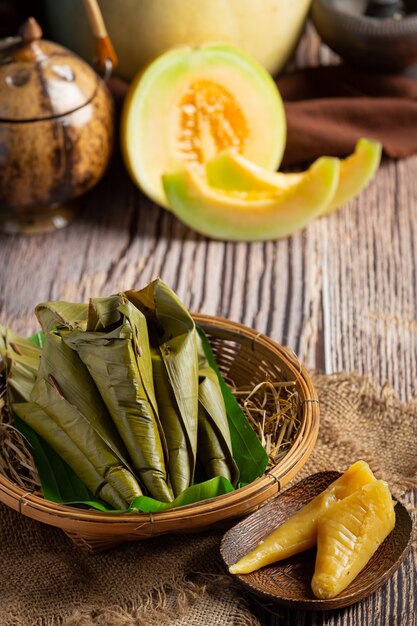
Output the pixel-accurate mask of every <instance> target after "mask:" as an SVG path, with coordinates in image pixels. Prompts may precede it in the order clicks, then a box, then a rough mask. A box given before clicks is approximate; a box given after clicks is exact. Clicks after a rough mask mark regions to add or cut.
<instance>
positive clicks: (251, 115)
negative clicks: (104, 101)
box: [121, 44, 286, 207]
mask: <svg viewBox="0 0 417 626" xmlns="http://www.w3.org/2000/svg"><path fill="white" fill-rule="evenodd" d="M285 140H286V123H285V113H284V108H283V104H282V100H281V97H280V95H279V92H278V90H277V87H276V85H275V83H274V81H273V80H272V78H271V76H270V75H269V74H268V72H267V71H266V70H265V69H264V68H263V67H262V66H261V65H259V64H258V63H257V62H256V61H254V60H253V59H251V58H250V57H248V56H247V55H246V54H244V53H242V52H241V51H239V50H237V49H236V48H234V47H232V46H230V45H227V44H207V45H203V46H201V47H199V48H179V49H175V50H171V51H169V52H167V53H165V54H163V55H161V56H160V57H158V58H157V59H156V60H155V61H153V62H152V63H151V64H150V65H149V66H148V67H147V69H145V71H144V72H143V73H141V74H140V75H139V76H138V77H137V78H136V80H134V81H133V83H132V85H131V87H130V89H129V92H128V95H127V97H126V100H125V103H124V107H123V112H122V126H121V141H122V152H123V155H124V160H125V163H126V165H127V167H128V169H129V171H130V174H131V176H132V178H133V180H134V181H135V182H136V183H137V184H138V185H139V186H140V187H141V188H142V190H143V191H144V192H145V193H146V194H147V195H148V196H149V197H150V198H152V199H153V200H154V201H155V202H157V203H159V204H161V205H162V206H165V207H167V202H166V198H165V196H164V192H163V189H162V184H161V174H162V173H163V172H166V171H169V170H172V169H175V168H178V167H180V166H181V165H187V166H189V167H191V168H193V169H195V170H196V171H200V172H202V173H204V171H205V163H206V162H207V161H208V160H209V159H211V158H213V156H215V155H216V154H217V153H218V152H219V151H221V150H223V149H225V148H228V147H233V148H234V149H235V150H236V151H237V152H238V153H240V154H243V155H244V156H245V157H246V158H247V159H249V160H250V161H252V162H253V163H257V164H258V165H260V166H261V167H265V168H267V169H271V170H274V169H276V168H277V167H278V166H279V164H280V162H281V157H282V154H283V151H284V147H285Z"/></svg>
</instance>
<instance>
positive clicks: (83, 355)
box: [59, 294, 173, 502]
mask: <svg viewBox="0 0 417 626" xmlns="http://www.w3.org/2000/svg"><path fill="white" fill-rule="evenodd" d="M59 333H60V336H61V337H62V340H63V341H64V343H65V344H66V345H67V346H68V347H69V348H71V349H72V350H74V351H76V352H77V354H78V355H79V357H80V359H81V361H82V362H83V363H84V364H85V366H86V367H87V369H88V372H89V374H90V375H91V377H92V378H93V380H94V382H95V384H96V386H97V388H98V390H99V392H100V395H101V397H102V399H103V401H104V404H105V405H106V407H107V409H108V411H109V413H110V415H111V417H112V420H113V423H114V425H115V427H116V429H117V431H118V433H119V435H120V437H121V439H122V440H123V443H124V445H125V446H126V448H127V451H128V453H129V456H130V459H131V461H132V464H133V467H134V470H135V472H136V474H137V475H138V477H139V479H140V481H141V483H143V485H144V486H145V487H146V490H147V492H148V493H149V494H150V495H151V496H152V497H154V498H156V499H157V500H160V501H162V502H170V501H171V500H172V499H173V494H172V490H171V488H170V486H169V485H168V482H167V473H166V467H165V458H166V453H165V440H164V434H163V431H162V428H161V425H160V422H159V416H158V408H157V403H156V398H155V391H154V386H153V378H152V361H151V354H150V349H149V341H148V331H147V326H146V320H145V317H144V316H143V315H142V313H141V312H140V311H139V310H138V309H136V308H135V307H134V306H133V305H132V304H131V303H130V302H129V301H128V300H127V299H126V297H125V296H124V295H123V294H119V295H115V296H110V297H109V298H96V299H92V300H91V301H90V305H89V308H88V315H87V322H86V325H85V330H82V329H81V328H78V329H75V330H66V329H65V328H62V327H61V328H60V329H59Z"/></svg>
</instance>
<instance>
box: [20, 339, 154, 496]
mask: <svg viewBox="0 0 417 626" xmlns="http://www.w3.org/2000/svg"><path fill="white" fill-rule="evenodd" d="M31 400H32V401H33V402H35V403H36V404H38V405H39V407H40V408H41V409H43V411H44V412H45V413H47V414H48V415H49V417H50V418H52V419H53V420H54V421H55V423H56V424H57V426H60V427H61V428H62V429H63V430H64V432H66V434H67V435H68V437H69V438H70V439H72V441H73V442H74V444H75V445H76V446H77V448H78V449H79V451H80V453H79V456H80V457H82V456H83V455H85V456H87V457H88V458H89V459H90V461H91V463H92V464H93V465H94V466H95V467H96V469H97V471H98V472H99V474H100V475H101V476H102V480H103V481H106V482H108V483H110V484H111V485H112V486H113V487H114V489H116V490H118V492H119V493H120V495H122V496H123V499H124V500H125V501H127V502H128V503H130V502H131V501H132V500H134V499H135V498H136V497H138V496H140V495H142V490H141V488H140V486H139V483H138V482H137V480H136V478H135V477H134V474H133V471H131V469H130V467H129V462H128V461H127V453H126V450H125V448H124V445H123V442H122V441H121V439H120V436H119V434H118V432H117V430H116V429H115V427H114V424H113V422H112V420H111V418H110V415H109V414H108V411H107V409H106V406H105V404H104V402H103V401H102V399H101V397H100V394H99V393H98V390H97V388H96V386H95V384H94V382H93V380H92V379H91V377H90V375H89V373H88V370H87V368H86V367H85V365H84V364H83V363H82V361H81V360H80V358H79V356H78V355H77V353H76V352H74V351H73V350H71V348H69V347H68V346H67V345H66V344H65V343H64V342H63V340H62V338H61V337H60V336H59V335H57V334H55V333H53V332H51V333H48V334H47V335H46V336H45V345H44V347H43V350H42V357H41V362H40V367H39V371H38V376H37V379H36V383H35V385H34V387H33V390H32V393H31ZM33 428H34V430H35V431H36V432H38V428H36V426H33ZM38 434H41V433H38ZM41 436H42V435H41ZM47 441H48V443H50V445H51V446H52V447H53V448H54V449H56V447H55V445H54V442H53V441H51V440H50V439H47ZM56 452H58V450H56ZM58 454H60V452H58ZM60 455H61V454H60ZM63 458H64V460H65V461H66V462H67V463H68V465H70V467H71V468H72V469H73V470H74V472H75V473H76V474H77V475H78V476H79V477H80V478H81V476H80V472H79V468H78V466H77V463H78V461H77V457H75V456H72V457H71V458H70V459H69V460H68V458H67V457H63Z"/></svg>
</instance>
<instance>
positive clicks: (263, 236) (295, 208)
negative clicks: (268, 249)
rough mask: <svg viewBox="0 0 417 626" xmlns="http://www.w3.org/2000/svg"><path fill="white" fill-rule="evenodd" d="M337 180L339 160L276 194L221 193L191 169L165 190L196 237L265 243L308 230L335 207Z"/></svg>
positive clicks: (170, 178) (319, 164) (169, 178)
mask: <svg viewBox="0 0 417 626" xmlns="http://www.w3.org/2000/svg"><path fill="white" fill-rule="evenodd" d="M338 180H339V161H338V159H334V158H329V157H323V158H322V159H318V160H317V161H316V162H315V163H314V164H313V165H312V166H311V167H310V169H309V170H307V172H305V173H304V175H303V176H302V177H301V178H300V179H299V180H297V181H295V182H294V184H292V185H288V186H286V187H283V188H282V189H280V190H278V189H277V190H276V191H275V192H274V193H273V194H271V193H251V192H249V193H248V192H226V191H221V190H217V189H214V188H213V187H210V186H209V185H208V184H207V182H206V181H205V178H203V177H202V176H198V175H196V174H195V173H194V172H193V171H192V170H190V169H182V170H179V171H177V172H173V173H170V174H165V175H164V176H163V185H164V190H165V194H166V197H167V200H168V204H169V206H170V208H171V210H172V212H173V213H175V215H176V216H177V217H179V219H181V220H182V221H183V222H185V224H187V225H188V226H190V227H191V228H193V229H194V230H196V231H197V232H199V233H202V234H203V235H208V236H209V237H214V238H216V239H227V240H238V241H256V240H258V241H260V240H268V239H278V238H280V237H287V236H288V235H291V234H292V233H294V232H296V231H297V230H299V229H301V228H304V227H305V226H306V225H307V224H308V223H309V222H311V220H313V219H314V218H315V217H316V216H317V215H318V214H319V213H320V212H321V211H322V210H323V207H325V206H327V204H328V203H329V202H330V200H331V198H332V197H333V195H334V193H335V191H336V188H337V185H338Z"/></svg>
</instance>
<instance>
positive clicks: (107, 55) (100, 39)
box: [84, 0, 118, 75]
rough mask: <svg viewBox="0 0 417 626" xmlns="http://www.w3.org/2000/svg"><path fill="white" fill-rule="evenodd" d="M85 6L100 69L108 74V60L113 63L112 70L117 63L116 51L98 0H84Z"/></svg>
mask: <svg viewBox="0 0 417 626" xmlns="http://www.w3.org/2000/svg"><path fill="white" fill-rule="evenodd" d="M84 7H85V10H86V13H87V18H88V21H89V23H90V27H91V31H92V33H93V36H94V40H95V46H96V50H97V55H98V61H99V66H100V70H101V71H102V72H103V73H104V74H105V75H107V73H108V71H109V68H108V62H109V61H110V63H111V68H110V71H111V70H112V69H114V68H115V67H116V65H117V62H118V60H117V55H116V52H115V50H114V48H113V44H112V42H111V40H110V37H109V35H108V33H107V29H106V25H105V23H104V20H103V16H102V14H101V11H100V7H99V5H98V2H97V0H84Z"/></svg>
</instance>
